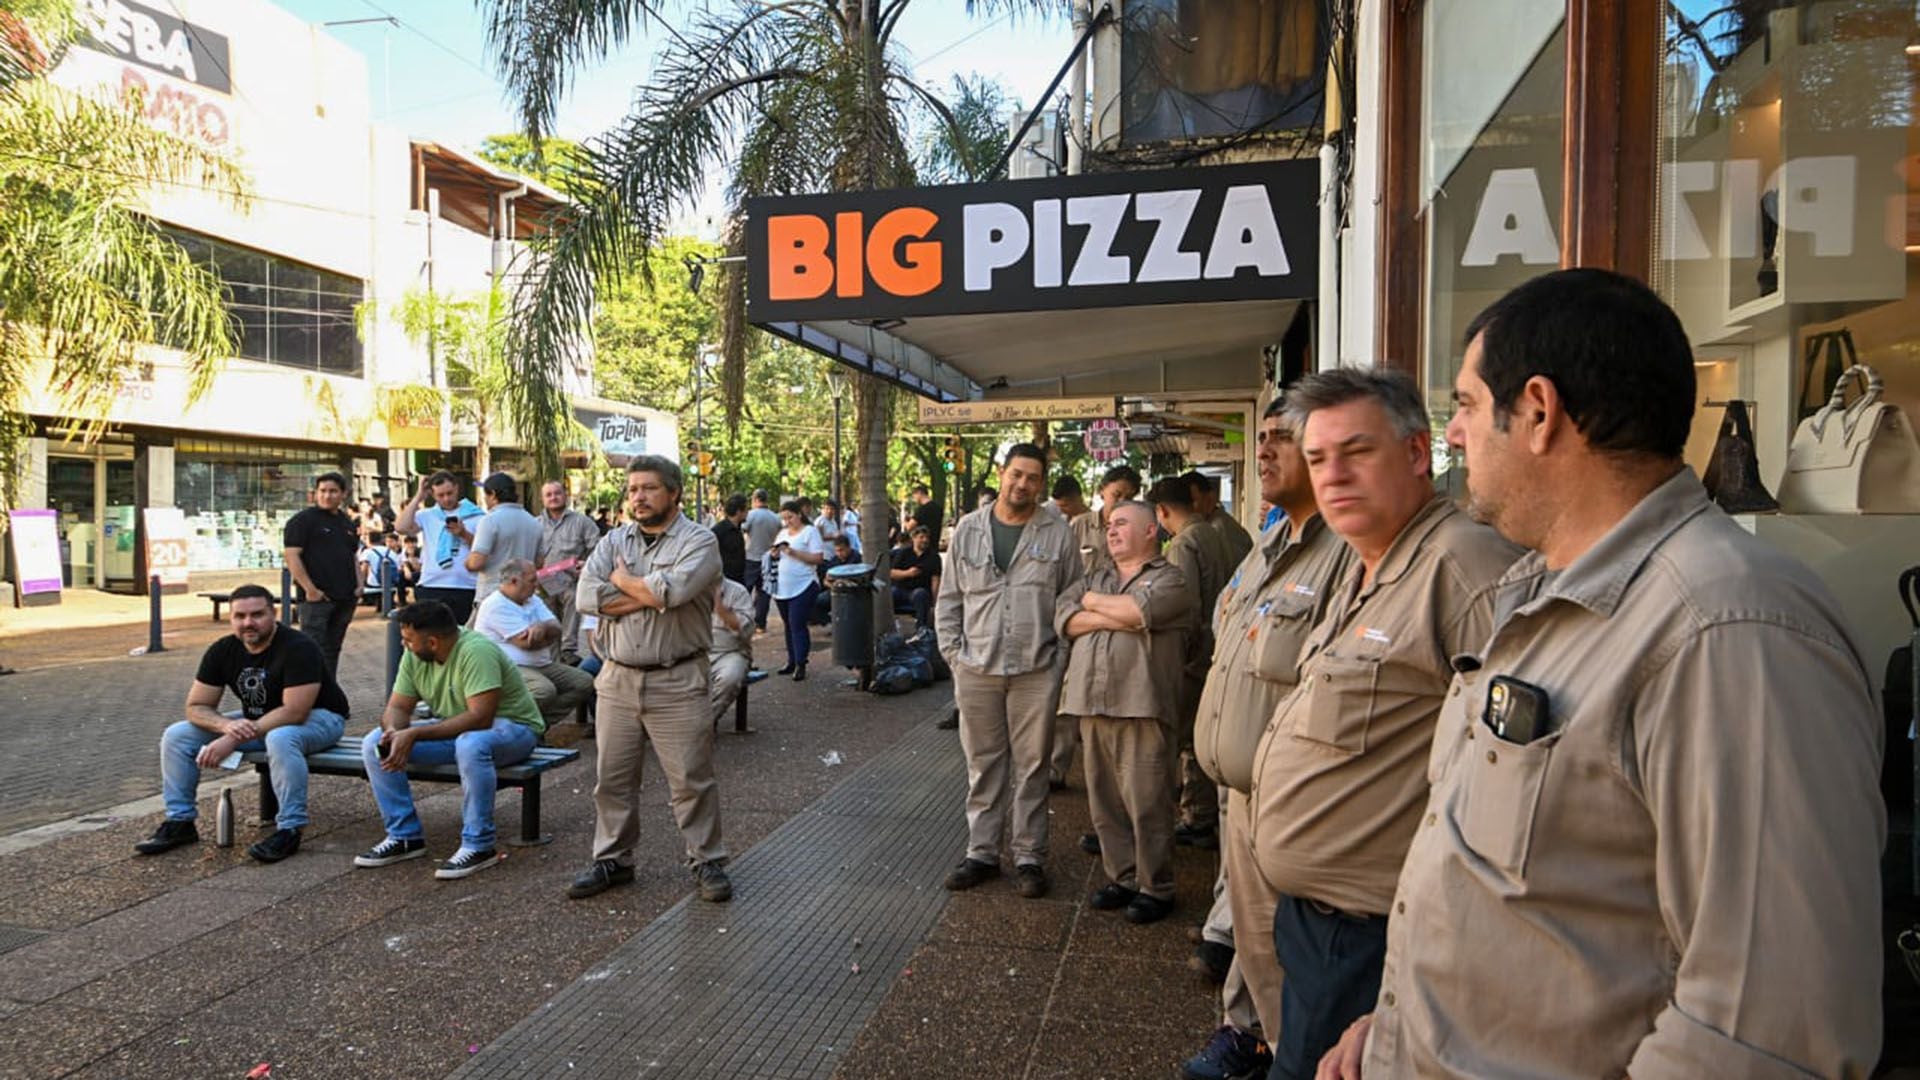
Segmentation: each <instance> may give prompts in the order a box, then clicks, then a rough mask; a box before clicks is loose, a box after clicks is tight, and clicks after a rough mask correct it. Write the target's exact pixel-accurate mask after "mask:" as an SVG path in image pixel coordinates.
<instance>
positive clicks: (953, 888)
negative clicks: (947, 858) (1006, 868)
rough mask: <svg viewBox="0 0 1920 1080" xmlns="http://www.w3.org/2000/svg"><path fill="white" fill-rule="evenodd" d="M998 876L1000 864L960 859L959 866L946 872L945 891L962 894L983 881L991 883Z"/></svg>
mask: <svg viewBox="0 0 1920 1080" xmlns="http://www.w3.org/2000/svg"><path fill="white" fill-rule="evenodd" d="M999 876H1000V864H999V863H990V862H981V861H980V860H979V859H962V860H960V865H959V866H956V867H954V868H953V869H952V870H950V871H948V872H947V882H946V884H947V889H948V891H950V892H963V891H965V890H967V889H971V888H973V887H974V886H975V885H978V884H980V883H981V882H983V881H991V880H992V879H994V878H997V877H999Z"/></svg>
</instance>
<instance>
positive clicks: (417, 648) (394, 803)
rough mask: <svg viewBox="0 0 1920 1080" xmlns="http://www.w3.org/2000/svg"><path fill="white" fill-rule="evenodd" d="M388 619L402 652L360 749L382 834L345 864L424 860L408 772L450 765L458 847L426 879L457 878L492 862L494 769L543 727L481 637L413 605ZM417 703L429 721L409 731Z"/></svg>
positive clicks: (511, 673)
mask: <svg viewBox="0 0 1920 1080" xmlns="http://www.w3.org/2000/svg"><path fill="white" fill-rule="evenodd" d="M393 617H394V618H395V619H396V620H397V621H398V622H399V623H400V640H401V642H402V643H403V644H405V645H406V647H407V652H406V655H405V656H402V657H401V658H400V671H399V674H398V675H397V676H395V678H394V680H393V696H392V697H390V698H388V699H387V711H386V713H385V714H384V715H382V716H381V717H380V727H379V728H378V729H376V730H374V731H370V732H368V733H367V738H366V741H365V742H363V743H362V744H361V760H362V761H364V762H365V764H366V767H367V781H368V782H369V783H370V784H372V785H373V799H374V801H375V802H376V803H378V804H379V805H380V820H381V821H382V822H383V823H384V824H385V825H386V829H387V836H386V839H384V840H382V841H380V842H379V843H378V844H375V845H374V846H373V847H372V848H371V849H369V850H368V851H366V852H365V853H363V854H361V855H358V856H356V857H355V858H354V860H353V862H354V865H355V866H368V867H371V866H388V865H391V864H393V863H397V862H401V861H404V860H406V859H416V858H419V857H420V856H422V855H424V854H426V845H427V842H426V839H425V836H424V832H423V830H422V829H421V827H420V816H419V815H418V814H417V813H415V812H414V808H413V789H412V787H411V786H409V784H408V782H407V766H408V765H409V764H411V763H413V762H419V763H420V764H423V765H445V764H448V763H449V762H451V763H453V764H455V765H457V766H458V767H459V769H460V787H461V790H463V791H464V792H465V793H466V799H465V802H464V804H463V806H462V808H461V828H460V849H459V850H458V851H456V852H454V854H453V857H452V858H450V859H448V860H447V861H446V862H444V863H442V864H440V868H439V869H438V870H436V871H434V874H433V876H434V877H437V878H441V879H443V880H451V879H454V878H463V877H466V876H467V875H468V874H473V873H478V872H479V871H481V870H485V869H486V868H487V867H489V866H492V865H493V863H494V857H495V856H494V850H493V843H494V832H493V796H494V791H495V790H496V788H497V787H498V785H499V780H498V777H497V776H496V774H495V772H494V770H495V769H497V768H499V767H500V766H503V765H514V764H518V763H519V762H522V761H525V760H526V759H527V758H528V757H529V756H531V755H532V754H533V748H534V746H535V745H536V744H538V743H539V741H540V735H541V734H542V733H543V732H544V731H545V730H546V724H544V723H543V722H542V721H541V719H540V710H539V709H538V708H536V707H535V706H534V704H533V695H532V694H529V693H528V692H527V684H526V683H525V682H524V681H522V680H521V678H520V671H519V669H518V668H516V667H514V664H513V661H511V660H509V659H507V654H505V653H503V652H501V651H500V646H498V645H495V644H494V643H493V642H491V641H489V640H487V638H486V637H485V636H484V635H482V634H480V633H477V632H475V631H472V630H467V629H463V628H462V627H461V626H460V625H459V624H458V623H456V622H454V618H453V611H452V610H451V609H449V608H448V607H447V605H445V604H442V603H440V602H439V601H437V600H422V601H418V602H416V603H412V604H408V605H407V606H406V607H403V608H401V609H400V610H399V611H396V612H395V613H394V616H393ZM423 699H424V700H425V701H426V703H427V707H428V709H429V710H430V711H431V712H432V714H433V716H434V719H432V720H428V721H425V722H423V723H419V724H415V723H414V722H413V707H414V705H415V704H417V703H418V702H420V701H421V700H423Z"/></svg>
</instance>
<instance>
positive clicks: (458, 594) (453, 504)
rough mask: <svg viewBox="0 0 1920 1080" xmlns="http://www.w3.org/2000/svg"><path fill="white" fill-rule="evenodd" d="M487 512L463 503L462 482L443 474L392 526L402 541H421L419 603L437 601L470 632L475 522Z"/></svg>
mask: <svg viewBox="0 0 1920 1080" xmlns="http://www.w3.org/2000/svg"><path fill="white" fill-rule="evenodd" d="M485 513H486V511H485V510H482V509H480V508H479V507H478V506H475V505H473V503H472V502H471V501H470V500H467V499H463V498H461V497H460V480H459V478H458V477H456V476H454V475H453V474H452V473H450V472H447V471H445V470H442V471H440V472H437V473H434V474H433V475H432V476H429V477H427V478H426V479H425V480H422V481H420V490H419V491H417V492H415V493H414V495H413V498H412V499H410V500H408V502H407V505H405V506H403V507H401V508H400V520H399V521H398V522H396V523H395V524H394V526H393V528H394V531H395V532H398V533H399V534H400V535H401V536H418V537H419V538H420V583H419V584H418V585H416V586H415V587H414V598H415V599H416V600H438V601H440V602H441V603H443V604H445V605H447V607H448V609H449V610H451V611H452V612H453V621H454V622H456V623H458V624H460V625H462V626H465V625H466V623H467V620H468V619H469V618H471V617H472V616H473V586H474V576H473V571H471V570H469V569H467V555H468V553H469V552H471V551H472V550H473V538H474V537H473V530H474V529H475V528H476V527H477V526H478V522H476V521H475V520H474V519H476V518H478V517H480V516H481V515H483V514H485Z"/></svg>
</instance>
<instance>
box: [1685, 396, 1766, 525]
mask: <svg viewBox="0 0 1920 1080" xmlns="http://www.w3.org/2000/svg"><path fill="white" fill-rule="evenodd" d="M1708 404H1710V405H1711V404H1713V402H1708ZM1726 405H1727V411H1726V414H1725V415H1724V416H1722V417H1721V419H1720V437H1719V438H1718V439H1716V440H1714V444H1713V457H1711V458H1709V459H1708V460H1707V475H1705V476H1703V477H1701V478H1700V482H1701V484H1702V486H1704V487H1705V488H1706V489H1707V497H1708V498H1710V499H1712V500H1713V501H1714V502H1716V503H1718V504H1720V509H1722V510H1725V511H1726V512H1727V513H1729V514H1770V513H1772V512H1774V511H1775V510H1778V509H1780V504H1779V503H1778V502H1776V501H1774V498H1773V496H1772V495H1769V494H1767V485H1765V484H1763V483H1761V482H1760V458H1759V456H1758V455H1757V454H1756V453H1755V451H1754V448H1753V424H1752V422H1750V421H1749V420H1748V419H1747V403H1746V402H1744V401H1741V400H1740V399H1738V398H1735V399H1733V400H1732V401H1729V402H1727V403H1726Z"/></svg>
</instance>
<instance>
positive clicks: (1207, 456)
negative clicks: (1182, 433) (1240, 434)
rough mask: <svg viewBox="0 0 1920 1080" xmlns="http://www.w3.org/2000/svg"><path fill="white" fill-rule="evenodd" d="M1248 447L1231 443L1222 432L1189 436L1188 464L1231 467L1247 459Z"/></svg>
mask: <svg viewBox="0 0 1920 1080" xmlns="http://www.w3.org/2000/svg"><path fill="white" fill-rule="evenodd" d="M1246 456H1247V455H1246V447H1245V445H1244V444H1242V443H1237V442H1233V441H1230V440H1229V439H1228V437H1227V436H1226V435H1225V434H1224V433H1221V432H1206V433H1198V432H1196V433H1194V434H1192V435H1189V436H1187V464H1189V465H1231V464H1233V463H1234V462H1236V461H1242V460H1244V459H1245V458H1246Z"/></svg>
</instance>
